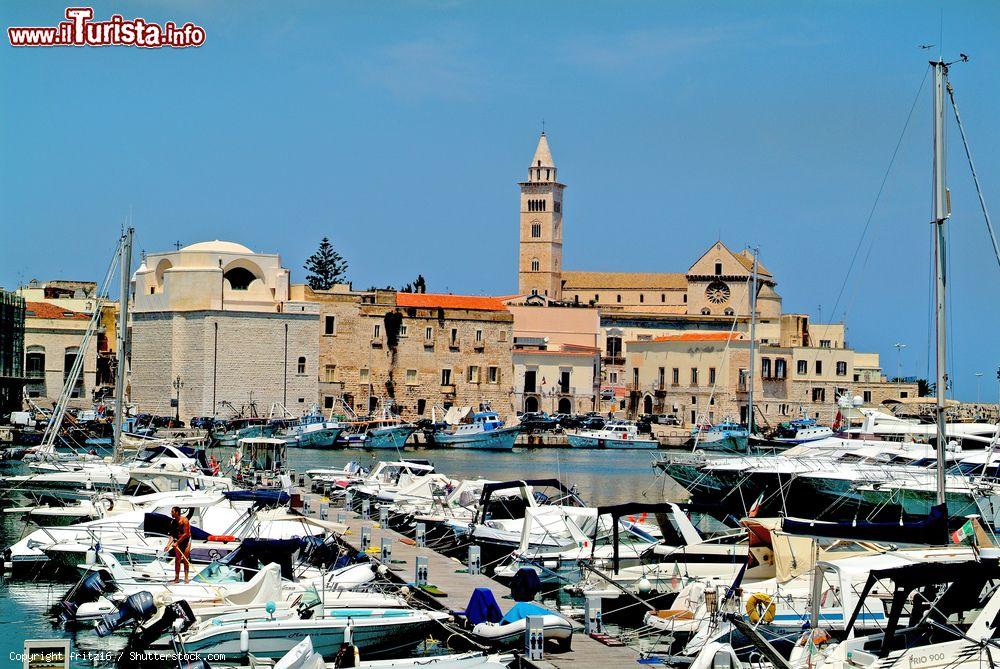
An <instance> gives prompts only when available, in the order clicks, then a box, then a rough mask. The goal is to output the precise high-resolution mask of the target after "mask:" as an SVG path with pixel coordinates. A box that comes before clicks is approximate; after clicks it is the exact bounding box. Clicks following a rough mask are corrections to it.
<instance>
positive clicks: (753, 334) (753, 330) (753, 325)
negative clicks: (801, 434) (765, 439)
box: [747, 249, 757, 443]
mask: <svg viewBox="0 0 1000 669" xmlns="http://www.w3.org/2000/svg"><path fill="white" fill-rule="evenodd" d="M756 356H757V249H754V250H753V280H752V281H751V283H750V385H748V386H747V435H748V436H747V438H748V439H749V436H750V435H752V434H753V387H754V367H755V365H754V358H755V357H756ZM748 443H749V442H748Z"/></svg>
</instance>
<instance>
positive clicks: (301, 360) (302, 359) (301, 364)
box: [297, 356, 306, 374]
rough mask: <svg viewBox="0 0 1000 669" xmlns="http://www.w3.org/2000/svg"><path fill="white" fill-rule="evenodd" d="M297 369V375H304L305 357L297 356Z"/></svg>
mask: <svg viewBox="0 0 1000 669" xmlns="http://www.w3.org/2000/svg"><path fill="white" fill-rule="evenodd" d="M297 369H298V373H299V374H305V373H306V359H305V356H299V364H298V367H297Z"/></svg>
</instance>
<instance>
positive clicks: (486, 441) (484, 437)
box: [434, 427, 521, 451]
mask: <svg viewBox="0 0 1000 669" xmlns="http://www.w3.org/2000/svg"><path fill="white" fill-rule="evenodd" d="M520 433H521V429H520V428H517V427H505V428H501V429H499V430H489V431H486V432H477V433H474V434H448V433H447V432H438V433H437V434H435V435H434V443H435V444H437V445H438V446H443V447H445V448H468V449H476V450H481V451H512V450H514V441H515V440H516V439H517V435H518V434H520Z"/></svg>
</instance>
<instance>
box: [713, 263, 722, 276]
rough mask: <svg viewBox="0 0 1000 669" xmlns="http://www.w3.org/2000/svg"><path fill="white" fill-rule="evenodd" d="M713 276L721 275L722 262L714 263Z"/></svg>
mask: <svg viewBox="0 0 1000 669" xmlns="http://www.w3.org/2000/svg"><path fill="white" fill-rule="evenodd" d="M715 276H722V263H721V262H717V263H715Z"/></svg>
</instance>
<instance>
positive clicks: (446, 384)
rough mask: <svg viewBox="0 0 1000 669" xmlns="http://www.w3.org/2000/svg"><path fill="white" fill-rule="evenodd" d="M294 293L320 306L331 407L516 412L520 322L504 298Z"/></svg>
mask: <svg viewBox="0 0 1000 669" xmlns="http://www.w3.org/2000/svg"><path fill="white" fill-rule="evenodd" d="M295 290H296V291H298V292H297V293H296V295H299V294H301V297H302V299H304V300H306V301H307V302H309V303H310V304H313V305H316V306H318V312H319V318H320V323H319V325H320V330H319V333H320V334H319V358H320V361H319V392H320V395H321V397H322V400H323V406H324V407H326V408H333V407H334V406H335V404H336V403H337V400H338V399H339V398H343V400H344V401H345V403H347V404H348V405H349V406H351V407H352V409H353V410H354V411H356V412H358V413H362V414H363V413H367V412H368V411H370V410H372V409H374V408H375V407H376V406H377V405H378V404H379V403H380V402H383V401H387V400H391V401H392V402H394V403H395V405H396V407H397V409H398V411H399V412H400V413H401V414H402V415H404V416H406V417H408V418H414V419H416V418H423V417H430V416H431V409H432V408H434V407H439V408H448V407H450V406H453V405H454V406H473V405H477V404H479V403H480V402H489V403H490V404H491V405H492V406H493V408H494V409H495V410H497V411H498V412H499V413H500V414H501V415H507V414H510V413H512V405H511V374H512V364H511V342H512V339H513V333H512V326H513V317H512V316H511V314H510V312H509V311H508V310H507V308H506V307H505V305H504V303H503V301H502V300H500V299H499V298H493V297H476V296H469V295H439V294H430V293H397V292H395V291H387V290H377V291H371V292H360V291H353V290H351V289H350V287H349V286H335V287H334V288H333V289H331V290H328V291H313V290H311V289H310V288H308V287H306V286H295Z"/></svg>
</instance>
